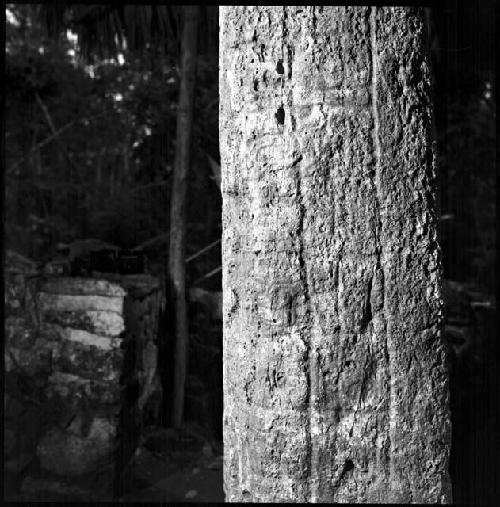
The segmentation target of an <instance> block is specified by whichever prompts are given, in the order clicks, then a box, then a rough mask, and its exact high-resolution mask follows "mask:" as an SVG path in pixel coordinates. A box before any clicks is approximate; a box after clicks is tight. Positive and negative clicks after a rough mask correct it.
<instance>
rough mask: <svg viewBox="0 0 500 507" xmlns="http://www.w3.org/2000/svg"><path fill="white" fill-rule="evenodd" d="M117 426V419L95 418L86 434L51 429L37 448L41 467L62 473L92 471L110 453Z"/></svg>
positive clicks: (76, 474)
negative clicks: (80, 434)
mask: <svg viewBox="0 0 500 507" xmlns="http://www.w3.org/2000/svg"><path fill="white" fill-rule="evenodd" d="M117 425H118V421H117V420H112V419H104V418H95V419H94V420H93V421H92V423H91V426H90V431H89V433H88V435H87V436H79V435H76V434H74V433H71V432H69V431H63V430H61V429H59V428H52V429H51V430H49V431H48V432H47V433H46V434H45V435H44V437H43V438H42V439H41V441H40V443H39V444H38V447H37V456H38V458H39V460H40V464H41V466H42V467H43V468H44V469H45V470H48V471H49V472H53V473H56V474H58V475H63V476H79V475H83V474H85V473H89V472H92V471H93V470H95V469H96V468H97V467H98V466H99V465H100V464H101V463H102V462H103V461H104V460H106V459H108V458H109V457H110V455H111V453H112V452H113V450H114V448H115V444H116V440H115V439H116V434H117Z"/></svg>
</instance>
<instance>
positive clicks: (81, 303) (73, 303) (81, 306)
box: [38, 292, 123, 314]
mask: <svg viewBox="0 0 500 507" xmlns="http://www.w3.org/2000/svg"><path fill="white" fill-rule="evenodd" d="M38 298H39V302H40V309H41V310H42V311H43V312H45V311H47V310H52V311H63V312H66V311H70V312H71V311H87V310H100V311H109V312H117V313H119V314H121V313H122V312H123V296H96V295H92V294H87V295H82V294H78V295H67V294H50V293H48V292H40V293H39V294H38Z"/></svg>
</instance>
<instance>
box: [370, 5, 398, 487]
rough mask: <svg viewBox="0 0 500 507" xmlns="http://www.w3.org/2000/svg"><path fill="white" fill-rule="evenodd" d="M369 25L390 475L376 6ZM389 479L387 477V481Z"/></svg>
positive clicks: (378, 264) (390, 403)
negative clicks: (381, 239) (381, 237)
mask: <svg viewBox="0 0 500 507" xmlns="http://www.w3.org/2000/svg"><path fill="white" fill-rule="evenodd" d="M369 26H370V39H371V50H370V51H371V59H372V73H371V74H372V75H371V77H372V80H371V106H372V114H373V132H372V135H373V143H374V148H375V150H374V151H375V176H374V179H373V183H374V186H375V194H374V198H375V202H376V209H377V215H378V216H377V218H378V222H377V226H376V229H375V237H376V248H377V260H376V266H375V269H376V270H381V274H382V283H381V286H380V292H381V297H382V307H381V313H382V315H381V317H382V320H383V322H384V335H385V342H384V349H385V350H384V353H385V357H386V362H387V365H386V368H387V375H388V385H389V393H388V395H389V409H388V418H389V431H388V440H389V449H390V451H389V476H391V475H392V460H391V454H392V439H391V421H392V419H393V418H392V411H393V403H392V385H391V384H392V378H391V375H392V372H391V362H390V354H389V347H388V343H387V341H388V337H387V320H386V317H385V303H386V298H385V287H384V282H385V277H384V275H383V273H384V271H383V267H384V266H383V260H381V257H382V256H383V254H382V251H381V250H382V245H381V241H380V234H381V231H382V216H381V196H380V171H381V160H382V147H381V143H380V118H379V113H378V90H377V78H378V43H377V7H372V8H371V9H370V11H369ZM390 480H391V479H390V478H389V481H390Z"/></svg>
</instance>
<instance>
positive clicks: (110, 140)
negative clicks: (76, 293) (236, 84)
mask: <svg viewBox="0 0 500 507" xmlns="http://www.w3.org/2000/svg"><path fill="white" fill-rule="evenodd" d="M57 5H58V4H57ZM57 5H56V4H44V5H28V4H12V5H8V6H7V9H8V10H9V11H10V12H9V15H8V16H7V23H6V29H7V30H6V31H7V51H6V76H5V79H6V91H7V94H6V168H7V171H6V173H7V177H6V215H7V216H6V229H7V234H6V240H7V243H8V245H7V246H8V247H9V248H12V249H14V250H17V251H20V252H22V253H24V254H25V255H28V256H30V257H33V258H35V259H44V258H46V257H49V256H50V255H51V254H52V253H53V252H54V249H55V246H56V245H57V243H59V242H70V241H73V240H75V239H78V238H85V237H94V238H98V239H101V240H103V241H108V242H111V243H115V244H118V245H120V246H123V247H126V248H131V247H134V246H135V245H137V244H139V243H142V242H145V241H147V240H148V239H150V238H154V237H157V236H158V237H161V236H162V235H163V236H164V235H165V232H167V231H168V216H169V211H170V210H169V192H170V179H171V173H172V166H173V160H174V149H175V136H176V110H177V94H178V68H177V55H176V51H177V49H176V48H173V49H172V47H171V45H170V46H169V44H170V43H169V42H167V43H165V44H164V45H161V44H156V43H155V44H153V43H152V42H153V40H155V41H157V40H159V39H155V37H160V36H161V33H160V32H161V30H160V28H159V27H158V26H156V27H155V28H154V29H153V32H154V33H152V35H151V41H150V42H151V43H150V42H147V41H145V40H143V43H144V44H142V43H140V35H139V32H140V31H146V32H147V30H146V26H142V28H141V27H140V26H139V24H138V23H143V24H144V23H148V21H147V19H148V15H147V12H146V13H145V16H144V15H143V14H144V13H143V14H141V15H140V16H142V17H140V16H139V14H138V12H139V11H140V7H141V6H125V7H124V8H123V9H122V8H120V9H121V10H120V9H118V11H119V15H120V16H128V21H126V22H125V21H123V20H122V21H123V23H122V25H120V26H121V28H120V29H121V30H122V31H123V34H124V35H126V36H127V39H126V40H127V43H128V46H129V49H125V48H124V46H125V44H122V43H120V44H119V45H118V46H114V49H113V48H112V49H113V51H114V53H113V51H108V52H107V53H106V52H100V50H98V47H97V46H98V44H97V43H96V44H94V45H92V44H91V43H90V42H89V41H92V40H94V39H92V35H91V34H92V33H93V31H94V30H95V29H96V25H95V23H98V22H99V23H108V28H107V29H106V30H108V32H110V30H111V25H112V24H113V23H114V24H115V29H117V30H118V28H119V26H118V25H117V21H116V20H114V21H113V20H108V21H106V20H105V18H106V16H105V13H107V14H106V15H108V14H109V15H111V13H113V12H115V11H116V9H115V10H113V9H114V7H113V8H112V7H111V6H83V5H82V6H69V5H68V4H65V6H63V7H64V8H60V7H58V6H57ZM158 7H160V6H158ZM162 8H166V7H162ZM131 9H135V10H134V12H132V10H131ZM153 9H157V7H156V6H154V7H153ZM169 9H170V8H169ZM136 11H137V12H136ZM141 12H142V11H141ZM169 12H170V15H171V20H170V21H169V22H171V23H172V26H171V29H170V31H169V32H168V34H169V36H168V37H167V39H169V40H170V42H171V43H172V44H174V45H175V44H176V41H175V37H172V35H175V31H174V28H173V25H175V24H176V23H177V24H178V22H179V20H178V16H177V15H176V14H175V12H174V11H172V10H170V11H169ZM134 13H135V14H134ZM113 15H114V14H113ZM51 16H52V17H51ZM134 16H135V18H137V19H135V18H134V21H133V22H132V18H133V17H134ZM176 16H177V17H176ZM153 17H154V16H153ZM101 18H102V19H101ZM9 19H10V21H9ZM98 20H100V21H98ZM141 20H142V21H141ZM149 22H151V23H157V21H154V20H153V19H150V20H149ZM134 23H135V25H134ZM99 26H100V25H99ZM133 26H135V27H136V28H135V30H136V33H135V35H134V34H133V30H134V28H133ZM47 27H48V28H49V35H53V34H54V33H55V32H57V33H59V37H58V38H57V39H55V38H53V37H49V36H48V35H47V31H46V28H47ZM70 27H73V29H74V30H76V31H77V32H78V33H79V34H80V35H79V37H78V38H76V37H75V33H74V32H73V31H72V30H70V29H69V28H70ZM117 27H118V28H117ZM101 28H102V27H101ZM85 30H88V33H87V32H85ZM99 30H100V29H99ZM103 30H104V29H103ZM104 31H105V30H104ZM84 32H85V33H84ZM108 36H109V33H108ZM102 37H104V35H102ZM102 37H101V39H100V40H101V43H102V44H104V41H105V39H104V38H102ZM134 37H135V39H134ZM85 38H86V39H85ZM83 39H85V40H86V41H87V42H86V44H87V46H86V50H88V51H90V52H91V53H92V58H88V59H82V58H80V56H81V55H82V47H81V42H82V40H83ZM124 40H125V39H124ZM133 41H135V42H133ZM94 42H95V40H94ZM122 42H123V41H122ZM140 44H142V45H141V47H140V48H139V45H140ZM108 49H109V48H108ZM112 53H113V56H114V58H112V59H111V58H105V57H104V55H105V54H106V55H108V56H109V55H111V54H112ZM87 56H89V55H87ZM197 89H198V90H199V91H198V94H197V99H196V110H197V114H196V116H195V119H194V120H195V123H194V143H193V144H194V146H193V156H192V160H193V169H192V172H191V177H190V182H189V185H190V192H191V195H195V196H196V198H195V199H189V209H188V215H189V217H190V218H189V220H190V223H189V225H188V245H187V249H188V255H189V254H190V253H192V252H194V251H197V250H199V249H200V248H202V247H203V246H204V245H205V244H207V243H209V242H210V241H213V239H215V238H217V236H218V234H219V233H220V216H219V215H220V213H219V210H220V195H219V189H218V188H217V187H216V185H215V184H214V183H213V181H212V180H211V179H210V174H211V172H210V166H209V163H208V159H207V157H206V155H205V153H206V152H208V153H209V154H211V156H212V157H213V158H214V159H218V135H217V133H218V126H217V118H218V117H217V114H218V101H217V60H216V54H215V53H214V54H212V55H210V54H205V55H204V56H202V57H200V60H199V65H198V86H197ZM214 203H215V204H214ZM166 246H167V244H166V242H165V241H162V242H160V243H158V244H155V247H152V248H150V250H149V251H148V253H149V254H150V255H152V256H153V257H156V261H157V264H162V263H163V261H164V254H165V251H166ZM153 262H154V259H153ZM219 263H220V260H219V259H218V257H217V254H216V253H215V254H211V255H208V256H207V257H204V258H203V259H200V261H199V262H196V263H192V264H191V265H190V266H189V269H190V270H191V271H192V276H193V277H195V278H196V277H199V276H201V275H203V274H204V273H205V272H207V271H209V270H211V269H213V268H215V267H217V265H218V264H219Z"/></svg>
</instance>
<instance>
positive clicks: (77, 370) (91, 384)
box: [37, 278, 126, 476]
mask: <svg viewBox="0 0 500 507" xmlns="http://www.w3.org/2000/svg"><path fill="white" fill-rule="evenodd" d="M125 294H126V292H125V290H124V289H123V288H122V287H120V286H119V285H118V284H115V283H110V282H107V281H104V280H93V279H83V278H54V279H51V280H48V281H46V282H44V283H42V284H41V287H40V292H39V294H38V304H39V311H40V316H41V325H40V337H41V339H42V340H44V341H45V342H46V344H47V348H48V349H49V350H50V352H51V363H52V372H51V375H50V376H49V378H48V385H47V389H46V394H47V396H48V398H49V399H51V400H53V401H55V403H54V406H57V407H60V417H59V418H58V419H59V420H57V421H56V424H55V425H54V426H53V427H52V428H50V429H49V430H48V431H47V432H46V433H45V434H44V436H43V437H42V439H41V441H40V443H39V445H38V449H37V451H38V452H37V454H38V458H39V460H40V464H41V466H42V467H43V468H44V469H46V470H48V471H50V472H54V473H57V474H59V475H66V476H68V475H69V476H79V475H83V474H85V473H88V472H91V471H93V470H95V469H96V468H97V467H99V466H100V465H101V464H102V463H105V462H106V461H108V462H109V461H112V460H113V455H114V451H115V447H116V444H117V439H116V437H117V435H118V429H119V428H118V426H119V414H120V410H121V404H122V400H121V387H120V377H121V375H122V367H123V354H124V351H123V348H122V347H121V345H122V336H121V335H122V333H123V331H124V329H125V320H124V314H123V308H124V298H125Z"/></svg>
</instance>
